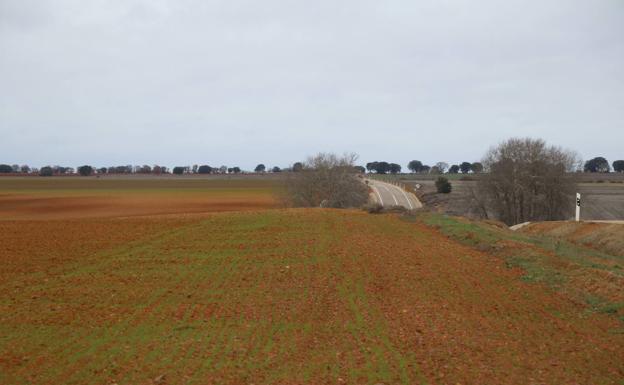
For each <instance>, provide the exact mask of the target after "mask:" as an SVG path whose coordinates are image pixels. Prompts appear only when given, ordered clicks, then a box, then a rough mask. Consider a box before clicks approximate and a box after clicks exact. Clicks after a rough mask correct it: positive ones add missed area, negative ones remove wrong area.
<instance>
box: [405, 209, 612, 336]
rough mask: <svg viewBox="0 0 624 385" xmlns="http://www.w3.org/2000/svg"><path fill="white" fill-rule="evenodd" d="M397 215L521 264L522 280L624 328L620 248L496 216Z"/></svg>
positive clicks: (512, 263)
mask: <svg viewBox="0 0 624 385" xmlns="http://www.w3.org/2000/svg"><path fill="white" fill-rule="evenodd" d="M402 218H403V219H405V220H408V221H417V222H421V223H425V224H427V225H429V226H432V227H433V228H435V229H437V230H439V231H441V232H442V233H443V234H445V235H447V236H449V237H450V238H451V239H453V240H455V241H458V242H460V243H462V244H465V245H468V246H471V247H474V248H475V249H477V250H480V251H483V252H486V253H488V254H491V255H493V256H496V257H498V258H501V259H502V260H504V261H505V263H506V265H507V266H508V267H509V268H518V269H520V271H521V274H522V279H523V280H524V281H526V282H532V283H538V284H543V285H545V286H547V287H549V288H550V289H552V290H555V291H557V292H558V293H560V294H562V295H564V296H565V297H567V298H568V299H570V300H572V301H573V302H576V303H579V304H583V305H585V306H586V307H587V309H588V310H589V311H592V312H598V313H605V314H609V315H611V316H614V317H616V318H618V319H619V320H620V321H622V328H618V329H617V330H614V332H617V333H624V253H621V252H619V253H617V252H613V249H611V250H609V251H610V252H606V251H598V250H596V249H592V248H589V247H587V246H584V245H580V244H575V243H572V242H570V241H569V240H567V239H565V238H564V237H552V236H549V235H544V234H543V233H541V232H539V231H526V232H525V231H522V232H513V231H511V230H509V229H508V228H507V226H505V225H504V224H502V223H500V222H493V221H490V222H488V221H471V220H469V219H466V218H461V217H451V216H447V215H440V214H435V213H430V212H429V213H427V212H423V213H409V215H405V216H403V217H402ZM620 230H621V229H620ZM620 233H621V231H620ZM620 247H621V242H620Z"/></svg>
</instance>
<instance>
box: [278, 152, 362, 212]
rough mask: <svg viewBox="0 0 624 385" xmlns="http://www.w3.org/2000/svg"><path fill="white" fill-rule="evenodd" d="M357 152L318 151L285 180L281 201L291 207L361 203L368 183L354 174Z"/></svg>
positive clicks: (357, 205) (337, 205) (356, 204)
mask: <svg viewBox="0 0 624 385" xmlns="http://www.w3.org/2000/svg"><path fill="white" fill-rule="evenodd" d="M356 159H357V155H355V154H345V155H343V156H337V155H335V154H323V153H321V154H318V155H316V156H314V157H310V158H309V159H308V160H307V161H306V162H305V163H303V164H302V165H301V168H300V169H299V171H298V172H294V173H291V175H289V176H288V177H287V179H286V180H285V189H284V201H285V202H286V204H287V205H289V206H293V207H332V208H349V207H361V206H363V205H364V204H366V202H367V201H368V197H369V193H368V187H367V186H366V185H365V184H364V183H363V181H362V180H361V179H360V178H358V177H357V175H358V174H359V172H358V171H357V170H356V169H355V167H354V165H355V161H356Z"/></svg>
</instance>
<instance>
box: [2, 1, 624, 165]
mask: <svg viewBox="0 0 624 385" xmlns="http://www.w3.org/2000/svg"><path fill="white" fill-rule="evenodd" d="M0 134H1V135H0V163H2V162H5V163H20V164H21V163H28V164H31V165H34V166H42V165H46V164H62V165H68V166H77V165H80V164H83V163H89V164H93V165H97V166H109V165H115V164H144V163H147V164H154V163H159V164H165V165H168V166H174V165H187V164H188V165H191V164H196V163H199V164H202V163H207V164H210V165H213V166H218V165H221V164H225V165H229V166H235V165H238V166H241V167H243V168H247V169H249V168H253V167H254V166H255V165H256V164H257V163H258V162H263V163H265V164H267V166H273V165H279V166H288V165H289V164H291V163H292V162H294V161H296V160H300V159H303V158H305V157H306V156H307V155H311V154H314V153H316V152H319V151H334V152H344V151H349V152H356V153H358V154H360V159H361V161H362V163H365V162H367V161H373V160H387V161H392V162H397V163H401V164H402V165H403V166H404V167H405V165H406V163H407V162H408V161H409V160H411V159H419V160H422V161H424V162H425V163H434V162H436V161H447V162H449V163H455V162H460V161H463V160H469V161H474V160H478V159H480V158H481V156H482V155H483V154H484V152H485V151H486V150H487V148H488V147H489V146H490V145H492V144H496V143H498V142H500V141H501V140H503V139H505V138H508V137H511V136H531V137H541V138H544V139H546V140H547V141H548V142H550V143H552V144H557V145H561V146H564V147H567V148H570V149H574V150H577V151H578V152H579V153H580V154H581V155H582V156H583V158H584V159H588V158H591V157H594V156H597V155H603V156H606V157H607V158H608V159H609V160H610V161H613V160H615V159H616V158H617V159H624V1H622V0H591V1H590V0H582V1H581V0H548V1H544V0H540V1H537V0H535V1H533V0H506V1H500V0H496V1H494V0H480V1H471V0H424V1H418V0H401V1H399V0H385V1H379V0H376V1H369V0H343V1H337V0H316V1H304V0H299V1H295V0H291V1H287V0H264V1H258V0H246V1H241V0H93V1H92V0H56V1H53V0H0Z"/></svg>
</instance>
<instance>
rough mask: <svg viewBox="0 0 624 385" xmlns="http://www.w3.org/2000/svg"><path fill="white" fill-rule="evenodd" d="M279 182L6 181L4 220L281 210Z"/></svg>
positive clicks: (0, 182)
mask: <svg viewBox="0 0 624 385" xmlns="http://www.w3.org/2000/svg"><path fill="white" fill-rule="evenodd" d="M277 189H279V180H278V179H276V178H254V177H253V176H249V177H245V176H239V177H234V178H225V177H222V178H184V177H168V178H167V177H161V178H149V177H132V178H124V177H120V178H116V177H112V178H111V177H106V178H95V177H89V178H81V177H73V178H72V177H56V178H54V177H53V178H39V177H22V178H19V177H17V178H15V177H2V178H0V220H7V219H68V218H93V217H120V216H142V215H158V214H179V213H203V212H215V211H238V210H256V209H265V208H272V207H276V206H277V201H276V199H275V192H276V190H277Z"/></svg>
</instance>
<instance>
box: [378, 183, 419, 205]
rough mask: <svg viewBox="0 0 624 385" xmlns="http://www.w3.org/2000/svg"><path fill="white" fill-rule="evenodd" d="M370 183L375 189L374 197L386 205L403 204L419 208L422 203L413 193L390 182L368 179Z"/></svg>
mask: <svg viewBox="0 0 624 385" xmlns="http://www.w3.org/2000/svg"><path fill="white" fill-rule="evenodd" d="M367 181H368V185H369V186H370V188H371V189H372V190H373V193H372V198H373V200H374V201H375V202H377V203H379V204H381V205H382V206H384V207H391V206H403V207H405V208H406V209H409V210H412V209H419V208H421V207H422V203H420V201H419V200H418V198H416V196H415V195H414V194H412V193H409V192H407V191H405V190H403V189H402V188H400V187H398V186H395V185H393V184H390V183H386V182H380V181H378V180H372V179H367Z"/></svg>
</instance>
